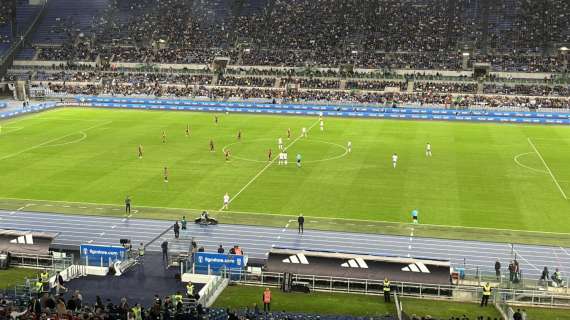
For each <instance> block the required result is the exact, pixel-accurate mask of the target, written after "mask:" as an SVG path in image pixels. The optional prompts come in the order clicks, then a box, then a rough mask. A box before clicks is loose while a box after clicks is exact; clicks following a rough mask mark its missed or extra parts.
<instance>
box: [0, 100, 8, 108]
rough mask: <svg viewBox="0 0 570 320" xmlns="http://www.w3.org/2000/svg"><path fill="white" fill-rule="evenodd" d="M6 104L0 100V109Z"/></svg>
mask: <svg viewBox="0 0 570 320" xmlns="http://www.w3.org/2000/svg"><path fill="white" fill-rule="evenodd" d="M7 106H8V104H7V103H6V102H0V109H2V108H6V107H7Z"/></svg>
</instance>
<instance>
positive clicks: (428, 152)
mask: <svg viewBox="0 0 570 320" xmlns="http://www.w3.org/2000/svg"><path fill="white" fill-rule="evenodd" d="M426 157H431V144H430V143H429V142H428V143H427V144H426Z"/></svg>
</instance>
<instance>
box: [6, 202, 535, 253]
mask: <svg viewBox="0 0 570 320" xmlns="http://www.w3.org/2000/svg"><path fill="white" fill-rule="evenodd" d="M0 214H1V211H0ZM19 216H20V217H21V218H15V219H19V220H23V221H24V220H26V219H28V218H31V219H35V220H36V221H40V222H41V221H46V222H48V223H51V224H54V223H55V224H57V225H59V227H62V225H76V224H77V221H80V223H81V221H93V222H90V223H91V224H92V225H97V224H99V225H101V224H103V225H109V224H112V223H115V221H117V220H118V219H117V218H102V219H101V218H95V217H87V216H82V217H80V218H79V219H74V218H72V217H70V216H62V215H49V216H45V215H42V214H36V213H32V214H30V213H24V214H20V215H19ZM70 219H72V220H73V221H69V220H70ZM94 219H97V220H94ZM124 221H126V219H125V220H123V222H124ZM151 221H152V220H151ZM290 221H293V222H294V220H290ZM147 222H148V221H146V220H138V219H136V220H133V223H135V224H139V225H142V228H143V229H147V228H145V227H144V226H145V225H147ZM156 222H158V221H156ZM220 228H221V230H222V231H221V232H225V233H232V232H235V233H243V232H249V231H248V230H250V229H248V227H245V226H239V225H233V226H221V227H220ZM199 231H200V230H199ZM274 234H275V232H274V230H273V229H271V228H269V229H268V228H264V229H262V230H258V231H256V234H255V235H251V237H254V238H263V237H271V236H272V235H274ZM287 237H289V236H288V235H287ZM339 237H342V238H347V237H348V238H349V239H351V240H352V241H355V242H357V243H359V242H369V243H381V244H383V245H388V246H391V244H393V246H397V245H400V244H401V243H402V241H401V239H402V238H401V237H398V236H391V237H390V236H387V237H371V236H368V235H365V234H347V233H338V232H320V231H315V232H314V233H313V234H309V235H305V238H306V239H307V240H309V241H314V242H316V243H327V244H334V243H337V239H338V238H339ZM291 238H296V237H293V236H291ZM327 239H330V240H327ZM475 244H476V245H477V246H478V247H481V246H482V247H483V248H484V250H486V251H496V250H499V251H500V250H502V249H500V248H502V247H503V244H498V243H484V242H481V243H474V242H470V241H467V242H466V241H458V240H447V241H445V242H442V241H439V240H436V239H429V238H421V245H429V247H430V248H431V250H435V251H446V250H448V249H449V248H450V246H453V245H457V246H463V247H465V246H472V245H475ZM440 248H441V249H440ZM527 249H534V248H527ZM524 252H525V254H527V253H528V254H532V255H533V256H536V255H541V253H544V252H545V251H544V249H543V248H542V249H541V248H538V249H537V250H526V249H525V250H524Z"/></svg>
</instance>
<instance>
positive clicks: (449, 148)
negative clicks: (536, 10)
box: [0, 108, 570, 233]
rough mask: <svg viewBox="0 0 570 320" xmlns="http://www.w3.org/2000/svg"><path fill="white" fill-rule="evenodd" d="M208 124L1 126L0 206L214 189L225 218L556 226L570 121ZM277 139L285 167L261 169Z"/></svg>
mask: <svg viewBox="0 0 570 320" xmlns="http://www.w3.org/2000/svg"><path fill="white" fill-rule="evenodd" d="M218 117H219V123H218V124H215V123H214V115H213V114H206V113H190V112H159V111H132V110H101V109H99V110H96V109H84V108H65V109H58V110H54V111H49V112H45V113H41V114H35V115H32V116H26V117H23V118H17V119H12V120H7V121H2V122H1V123H0V124H1V125H2V130H1V133H0V168H1V170H0V198H2V199H6V201H9V199H38V200H57V201H70V202H85V203H101V204H117V205H121V203H122V202H123V199H124V197H125V196H126V195H130V196H131V197H132V199H133V205H134V206H137V205H139V206H140V205H144V206H149V207H163V208H170V207H172V208H193V209H211V210H218V209H219V208H220V207H221V206H222V197H223V195H224V193H226V192H228V193H229V195H230V196H231V197H232V198H233V199H232V203H231V204H230V210H231V211H238V212H261V213H273V214H290V215H297V214H299V213H303V214H305V215H306V216H309V217H326V218H347V219H362V220H374V221H393V222H409V221H410V211H411V210H412V209H414V208H417V209H419V210H420V222H421V223H422V224H434V225H450V226H464V227H478V228H501V229H517V230H532V231H541V232H557V233H569V232H570V225H569V224H568V223H564V222H567V221H568V212H570V211H569V209H570V206H569V200H567V199H565V197H567V196H570V166H569V165H568V164H569V161H570V127H562V126H538V125H506V124H474V123H452V122H415V121H389V120H364V119H341V118H325V130H324V131H323V132H321V131H320V129H319V125H318V124H317V121H318V119H317V118H314V117H291V116H287V117H285V116H261V115H240V114H229V115H227V114H218ZM187 124H189V125H190V128H191V136H190V137H186V135H185V128H186V125H187ZM302 127H306V128H311V129H310V132H309V135H308V138H298V137H299V135H300V133H301V128H302ZM288 128H291V130H292V137H291V139H290V140H288V139H287V129H288ZM163 130H165V131H166V133H167V143H163V142H162V138H161V135H162V133H161V132H162V131H163ZM239 130H241V131H242V139H241V141H238V140H237V138H236V136H237V132H238V131H239ZM278 137H282V138H283V139H284V143H285V145H286V146H288V148H289V149H288V151H289V164H288V165H287V166H280V165H278V164H277V162H273V163H272V164H271V165H269V164H268V161H267V152H268V149H270V148H271V149H272V150H273V156H274V157H276V156H277V149H278V148H277V139H278ZM210 139H212V140H213V141H214V143H215V148H216V151H215V152H210V151H209V145H208V144H209V140H210ZM348 141H352V145H353V148H352V153H350V154H347V152H346V145H347V142H348ZM426 142H430V143H431V144H432V148H433V157H431V158H427V157H426V156H425V144H426ZM139 144H142V146H143V148H144V156H143V159H139V158H138V157H137V147H138V145H139ZM228 145H229V147H228V148H229V149H230V150H231V153H232V157H231V161H226V160H225V159H224V155H223V152H222V148H223V147H224V146H228ZM533 146H534V147H533ZM534 148H536V150H535V149H534ZM537 151H538V153H537ZM394 152H396V153H398V155H399V161H398V167H397V168H396V169H394V168H392V161H391V156H392V154H393V153H394ZM297 153H300V154H301V155H302V158H303V160H302V167H301V168H297V167H296V166H295V164H294V157H295V155H296V154H297ZM164 166H167V167H168V169H169V182H168V183H165V182H164V181H163V167H164ZM117 210H118V209H117ZM117 214H118V213H117ZM154 214H155V216H156V217H157V218H160V213H159V212H157V213H154ZM263 219H271V217H269V218H268V217H267V216H263ZM349 228H350V227H349V226H346V229H349Z"/></svg>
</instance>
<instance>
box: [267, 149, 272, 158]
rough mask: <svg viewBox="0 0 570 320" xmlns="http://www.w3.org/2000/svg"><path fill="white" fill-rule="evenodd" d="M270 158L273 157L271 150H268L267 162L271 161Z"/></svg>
mask: <svg viewBox="0 0 570 320" xmlns="http://www.w3.org/2000/svg"><path fill="white" fill-rule="evenodd" d="M272 156H273V151H272V150H271V148H269V151H267V160H268V161H271V158H272Z"/></svg>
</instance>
